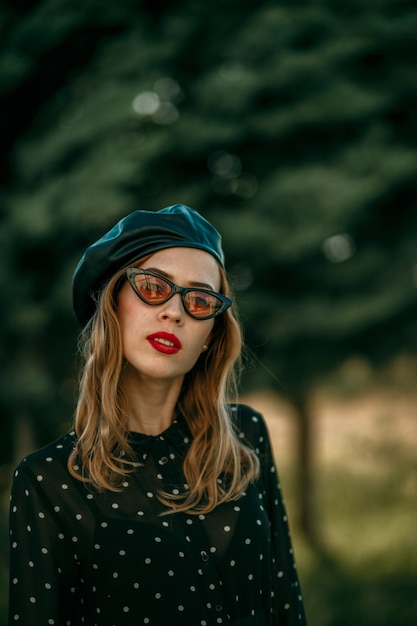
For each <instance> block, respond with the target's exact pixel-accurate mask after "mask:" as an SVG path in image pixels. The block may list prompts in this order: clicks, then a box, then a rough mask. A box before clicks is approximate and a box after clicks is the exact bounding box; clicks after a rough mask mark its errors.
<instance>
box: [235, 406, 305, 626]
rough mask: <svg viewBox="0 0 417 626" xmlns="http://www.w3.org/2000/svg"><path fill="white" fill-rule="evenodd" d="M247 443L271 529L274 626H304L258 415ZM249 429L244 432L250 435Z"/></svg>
mask: <svg viewBox="0 0 417 626" xmlns="http://www.w3.org/2000/svg"><path fill="white" fill-rule="evenodd" d="M250 422H251V426H252V432H251V437H250V438H251V440H252V441H251V443H252V445H253V447H254V448H255V450H256V452H257V453H258V456H259V459H260V463H261V476H260V483H261V489H262V493H263V501H264V506H265V509H266V513H267V516H268V518H269V521H270V525H271V538H272V542H273V560H274V563H273V575H274V577H275V581H273V589H274V598H275V611H276V616H275V620H276V621H274V626H278V625H279V626H307V622H306V617H305V612H304V605H303V600H302V595H301V589H300V584H299V579H298V574H297V568H296V564H295V558H294V553H293V547H292V541H291V535H290V530H289V525H288V518H287V513H286V509H285V504H284V499H283V496H282V492H281V485H280V482H279V477H278V472H277V469H276V465H275V461H274V456H273V451H272V445H271V440H270V437H269V433H268V429H267V426H266V424H265V420H264V418H263V416H262V415H261V414H260V413H257V412H256V411H252V410H251V413H250ZM251 426H249V427H248V429H246V432H250V431H251Z"/></svg>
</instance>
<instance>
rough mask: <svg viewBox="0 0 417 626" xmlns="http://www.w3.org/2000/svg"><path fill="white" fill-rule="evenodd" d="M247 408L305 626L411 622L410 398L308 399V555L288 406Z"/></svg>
mask: <svg viewBox="0 0 417 626" xmlns="http://www.w3.org/2000/svg"><path fill="white" fill-rule="evenodd" d="M246 401H247V402H248V403H249V404H252V405H253V406H256V407H257V408H259V409H260V410H261V411H262V412H263V413H264V415H265V416H266V418H267V421H268V424H269V428H270V433H271V438H272V441H273V444H274V449H275V453H276V458H277V463H278V469H279V473H280V476H281V482H282V486H283V491H284V495H285V499H286V504H287V509H288V516H289V519H290V522H291V528H292V537H293V543H294V549H295V554H296V559H297V564H298V570H299V573H300V579H301V584H302V589H303V595H304V602H305V607H306V613H307V618H308V624H309V626H413V625H414V624H417V531H416V528H417V398H416V397H415V396H413V395H411V396H410V394H409V393H407V394H406V396H404V395H401V397H399V396H398V394H397V393H391V392H390V393H386V392H380V390H378V391H377V393H375V391H372V392H371V391H369V390H368V391H367V392H366V393H363V394H361V395H359V396H351V397H349V398H346V397H332V396H331V395H329V394H328V393H327V394H317V395H316V397H315V398H314V399H312V402H311V417H312V420H313V425H314V428H313V432H314V506H315V522H316V527H317V533H318V538H319V541H318V545H316V546H315V548H314V549H313V548H312V547H311V546H309V545H308V543H307V542H306V541H305V539H304V538H303V537H302V535H301V534H300V533H299V532H297V527H296V524H295V521H296V508H297V506H296V495H297V494H296V481H295V467H294V458H295V447H294V441H295V432H294V428H295V423H296V422H295V420H294V416H293V414H292V410H291V407H288V406H287V405H286V404H285V403H284V402H282V400H281V399H280V398H278V397H276V396H273V395H264V396H259V395H258V394H256V396H252V397H248V398H246Z"/></svg>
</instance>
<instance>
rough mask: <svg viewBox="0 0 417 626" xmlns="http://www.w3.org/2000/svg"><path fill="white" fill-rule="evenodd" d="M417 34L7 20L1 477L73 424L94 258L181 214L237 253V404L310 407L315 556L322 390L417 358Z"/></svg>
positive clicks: (259, 22)
mask: <svg viewBox="0 0 417 626" xmlns="http://www.w3.org/2000/svg"><path fill="white" fill-rule="evenodd" d="M416 29H417V10H416V8H415V6H414V3H412V2H410V1H406V0H395V1H394V0H370V1H369V2H367V3H364V2H360V1H359V0H356V1H355V0H347V2H344V3H343V5H340V3H338V2H335V1H334V0H314V1H312V2H305V1H302V0H293V1H292V2H282V3H280V4H279V5H278V4H277V3H276V2H274V1H273V0H269V1H265V2H263V3H258V2H255V0H239V1H238V0H223V1H222V2H221V3H220V2H217V3H216V2H214V3H206V2H203V1H202V0H193V1H191V0H176V1H171V2H167V1H162V0H161V1H159V2H156V1H155V2H150V1H148V0H143V1H142V2H134V1H133V0H119V2H117V3H114V2H113V1H112V0H100V2H99V1H98V0H83V1H82V2H81V0H78V1H77V0H75V1H74V0H71V1H69V0H40V1H38V2H33V1H32V2H24V1H23V0H19V1H18V2H15V1H14V2H11V1H9V2H4V3H3V13H2V19H1V23H0V32H1V34H2V38H1V44H0V63H1V65H2V67H3V69H2V71H1V73H0V93H1V95H2V102H3V115H2V116H1V120H0V122H1V124H2V136H3V138H4V146H5V147H6V151H5V152H4V153H3V168H2V171H3V174H2V181H3V187H2V188H3V199H2V213H1V217H0V219H1V232H0V239H1V251H2V264H1V266H0V288H1V292H2V294H3V301H4V306H3V307H2V309H1V311H0V320H1V348H0V354H1V356H0V358H1V374H0V389H1V394H0V397H1V399H0V410H1V413H2V414H3V419H2V425H1V428H2V437H1V443H0V446H1V453H2V457H3V458H4V459H6V460H7V461H8V462H12V460H13V459H14V458H15V456H16V455H17V456H18V455H19V454H20V452H21V447H18V443H19V441H21V439H20V435H21V433H22V432H23V428H24V430H25V432H27V424H28V423H29V424H31V425H32V426H31V427H32V431H33V432H34V437H36V440H37V442H38V443H40V442H43V441H46V439H49V438H50V437H51V436H54V435H55V434H58V433H59V432H61V430H62V429H63V428H65V427H66V426H67V425H68V423H69V421H70V419H71V413H72V408H73V404H74V388H75V379H76V374H75V373H74V353H75V344H76V339H75V337H76V332H77V329H76V325H75V321H74V320H73V318H72V314H71V305H70V282H71V273H72V271H73V268H74V267H75V264H76V262H77V260H78V258H79V256H80V254H81V253H82V250H83V248H84V247H85V245H86V244H87V243H89V242H90V241H91V240H92V239H94V238H95V237H97V236H99V235H100V234H101V233H102V232H103V231H104V230H105V229H107V228H108V227H109V226H110V225H112V224H113V223H114V221H115V219H118V218H119V217H121V216H122V215H124V214H126V213H127V212H129V211H131V210H134V209H136V208H138V207H140V208H146V209H151V210H153V209H159V208H161V207H163V206H166V205H169V204H173V203H175V202H184V203H186V204H189V205H190V206H192V207H195V208H197V209H199V210H201V211H202V212H203V213H204V214H206V215H207V216H208V217H209V218H210V219H212V220H213V221H214V223H215V224H216V225H217V226H218V227H219V228H220V230H221V231H222V232H223V234H224V240H225V249H226V252H227V260H228V266H229V270H230V273H231V275H232V278H233V282H234V286H235V290H236V294H237V298H238V301H239V306H240V309H241V312H242V318H243V321H244V325H245V328H246V338H247V344H248V346H249V348H250V350H251V352H252V354H254V355H256V356H255V365H253V366H252V368H251V369H250V370H249V371H248V374H247V376H246V378H245V386H249V385H250V384H252V385H256V386H263V387H265V386H275V387H277V386H278V387H279V391H280V392H281V393H285V394H286V395H287V396H288V398H289V399H290V400H291V401H292V402H293V403H294V405H295V406H296V407H297V408H298V411H299V416H300V429H299V432H300V464H299V466H300V493H301V495H302V498H301V507H300V520H301V524H302V526H303V528H304V530H305V531H306V533H308V534H309V536H310V537H311V538H312V537H314V526H313V517H312V501H311V496H312V494H313V490H312V484H311V478H312V475H311V471H310V453H311V446H310V437H309V418H308V398H309V392H310V390H311V388H312V387H313V386H314V385H315V384H316V383H317V382H318V381H319V380H321V379H322V378H323V376H325V375H326V374H328V373H329V372H332V371H334V370H335V369H336V368H337V367H339V365H340V364H341V363H342V362H343V361H344V360H345V359H346V358H347V356H349V355H350V354H362V355H365V356H366V357H367V358H369V359H372V360H373V362H374V363H375V364H380V363H382V362H384V361H385V360H387V359H390V358H392V357H393V356H394V355H395V354H397V353H398V352H401V351H405V350H408V351H410V352H412V353H415V352H416V330H415V324H414V319H415V315H416V313H417V292H416V262H417V258H416V257H417V252H416V249H415V243H414V242H415V237H416V235H417V212H416V206H415V205H416V191H415V185H414V181H415V178H416V174H417V152H416V149H415V138H416V130H417V129H416V125H417V121H416V119H417V118H416V104H417V102H416V101H417V75H416V72H415V66H416V61H417V44H416V38H415V32H416ZM256 362H257V363H258V364H256ZM268 372H269V373H268ZM28 445H30V444H28Z"/></svg>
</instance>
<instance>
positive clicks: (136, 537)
mask: <svg viewBox="0 0 417 626" xmlns="http://www.w3.org/2000/svg"><path fill="white" fill-rule="evenodd" d="M233 411H234V416H235V418H236V423H237V425H238V428H239V430H240V436H241V437H242V439H243V440H244V441H245V442H246V443H248V444H249V445H251V446H252V447H253V448H254V449H255V450H256V451H257V453H258V455H259V458H260V460H261V465H262V473H261V476H260V478H259V480H258V481H257V482H256V483H255V484H253V485H251V486H250V487H249V488H248V489H247V491H246V492H245V493H244V494H243V495H242V496H241V497H240V498H239V499H237V500H234V501H232V502H228V503H226V504H223V505H221V506H219V507H218V508H217V509H215V510H214V511H213V512H211V513H209V514H207V515H188V514H184V513H175V514H171V515H165V516H164V515H161V513H163V511H164V507H163V505H162V504H161V503H160V502H159V500H158V497H157V494H158V492H159V491H160V490H161V489H162V490H167V491H169V492H172V493H177V492H178V489H184V477H183V474H182V461H183V459H184V456H185V454H186V453H187V450H188V448H189V446H190V443H191V435H190V431H189V429H188V427H187V424H186V422H185V420H183V419H181V418H180V419H178V420H176V421H175V422H174V423H173V424H172V425H171V426H170V427H169V428H168V429H167V430H166V431H164V432H163V433H162V434H161V435H159V436H156V437H154V436H149V435H142V434H138V433H131V435H130V436H131V443H132V447H133V449H134V451H135V454H136V455H137V459H138V460H139V461H140V462H141V463H143V465H142V466H141V467H139V468H138V469H137V470H135V472H134V473H132V474H130V475H129V476H128V478H127V479H126V481H125V483H124V488H123V490H122V491H121V492H118V493H113V492H110V491H106V492H104V493H98V492H97V491H95V490H94V489H92V488H91V487H90V486H88V485H84V484H83V483H82V482H80V481H78V480H76V479H74V478H72V477H71V475H70V474H69V472H68V470H67V460H68V456H69V454H70V452H71V450H72V449H73V446H74V442H75V437H76V435H75V433H73V432H71V433H69V434H67V435H65V436H64V437H62V438H61V439H60V440H58V441H57V442H55V443H53V444H50V445H49V446H47V447H46V448H43V449H42V450H40V451H38V452H35V453H34V454H32V455H30V456H28V457H27V458H26V459H24V460H23V461H22V462H21V463H20V465H19V467H18V468H17V470H16V472H15V477H14V482H13V488H12V497H11V508H10V537H11V562H10V606H9V625H11V624H17V625H20V626H23V625H24V626H29V625H31V626H32V625H33V626H49V625H55V626H57V625H59V626H82V625H88V626H142V625H143V624H149V625H150V626H168V625H169V626H218V625H221V624H223V625H225V624H227V625H229V626H305V624H306V622H305V616H304V611H303V605H302V599H301V592H300V588H299V584H298V577H297V572H296V568H295V563H294V558H293V552H292V547H291V540H290V535H289V531H288V524H287V517H286V513H285V509H284V505H283V501H282V496H281V493H280V488H279V483H278V479H277V474H276V471H275V466H274V462H273V458H272V453H271V445H270V441H269V438H268V434H267V430H266V427H265V423H264V420H263V418H262V416H261V415H260V414H259V413H257V412H255V411H253V410H252V409H250V408H249V407H247V406H244V405H239V406H237V407H234V408H233Z"/></svg>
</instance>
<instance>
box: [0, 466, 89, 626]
mask: <svg viewBox="0 0 417 626" xmlns="http://www.w3.org/2000/svg"><path fill="white" fill-rule="evenodd" d="M43 482H44V476H43V475H42V474H36V472H33V471H32V470H31V469H29V468H28V467H27V466H25V463H24V462H22V463H21V465H20V466H19V468H18V469H17V470H16V472H15V475H14V480H13V486H12V495H11V504H10V598H9V599H10V602H9V626H11V625H12V624H13V625H16V624H17V625H21V626H31V625H32V624H36V626H50V625H51V624H53V625H55V626H69V625H74V626H75V624H77V617H76V615H75V614H76V605H77V602H76V598H77V583H76V580H77V577H76V565H75V558H74V552H73V549H72V547H71V545H70V538H69V537H67V536H66V533H65V530H64V529H63V528H62V525H61V522H60V517H59V510H60V506H58V505H56V504H55V506H54V505H53V504H52V503H51V501H50V499H49V496H50V494H49V492H48V488H49V487H50V485H46V488H45V486H43V484H42V483H43ZM46 482H48V481H46Z"/></svg>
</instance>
